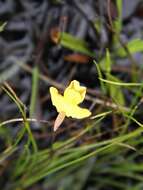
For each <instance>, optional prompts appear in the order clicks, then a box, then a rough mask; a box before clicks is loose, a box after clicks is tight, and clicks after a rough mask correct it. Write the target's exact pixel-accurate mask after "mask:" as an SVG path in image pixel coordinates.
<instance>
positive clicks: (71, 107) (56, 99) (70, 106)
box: [50, 80, 91, 131]
mask: <svg viewBox="0 0 143 190" xmlns="http://www.w3.org/2000/svg"><path fill="white" fill-rule="evenodd" d="M50 94H51V100H52V103H53V105H54V106H55V107H56V109H57V111H58V112H59V116H58V117H57V119H56V121H55V125H56V126H55V127H54V131H55V130H57V128H58V127H59V125H60V124H61V123H62V121H63V120H64V117H65V116H67V117H72V118H76V119H82V118H85V117H88V116H90V115H91V112H90V111H89V110H88V109H85V108H81V107H79V105H78V104H80V103H81V102H83V100H84V98H85V94H86V87H82V86H80V84H79V82H78V81H76V80H73V81H72V82H71V83H70V85H69V86H68V87H67V88H66V89H65V91H64V95H63V96H62V95H61V94H59V92H58V90H57V89H56V88H54V87H50Z"/></svg>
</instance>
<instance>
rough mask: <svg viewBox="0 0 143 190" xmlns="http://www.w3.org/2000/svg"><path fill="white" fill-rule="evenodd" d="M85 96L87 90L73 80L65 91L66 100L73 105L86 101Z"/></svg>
mask: <svg viewBox="0 0 143 190" xmlns="http://www.w3.org/2000/svg"><path fill="white" fill-rule="evenodd" d="M85 94H86V88H85V87H82V86H80V84H79V82H78V81H76V80H73V81H72V82H71V83H70V84H69V86H68V87H67V88H66V89H65V92H64V98H65V99H66V100H67V101H69V102H71V103H73V104H79V103H81V102H82V101H83V100H84V98H85Z"/></svg>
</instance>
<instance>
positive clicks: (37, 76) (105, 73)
mask: <svg viewBox="0 0 143 190" xmlns="http://www.w3.org/2000/svg"><path fill="white" fill-rule="evenodd" d="M116 7H117V10H118V17H117V18H116V19H115V20H113V21H112V20H111V18H110V13H108V14H109V15H108V16H109V25H110V28H111V30H112V35H113V44H112V48H110V47H106V50H105V53H104V56H102V57H101V58H100V59H99V60H98V59H97V60H96V61H95V58H94V57H95V55H96V52H93V51H92V49H90V48H89V45H88V43H87V42H86V41H84V40H81V39H78V38H77V37H74V35H71V34H68V33H66V32H57V31H56V36H55V35H54V40H55V42H56V43H57V44H58V45H60V46H62V47H63V48H66V49H68V50H74V51H75V52H77V53H81V54H82V55H86V56H89V57H90V58H91V61H90V64H92V65H94V67H95V69H96V72H97V75H96V76H95V78H97V81H98V84H99V91H100V94H101V96H103V99H100V98H99V97H95V96H91V97H89V94H87V97H86V100H92V105H91V111H92V116H91V117H90V118H89V119H85V120H81V121H76V120H72V123H73V125H72V124H71V123H70V125H69V123H68V120H69V119H68V118H67V119H66V121H65V124H64V127H63V126H61V129H60V130H59V131H57V132H56V133H54V132H53V130H52V126H53V122H54V121H53V120H52V119H53V118H52V119H51V121H49V120H42V119H38V117H37V113H36V106H37V104H38V102H37V99H38V98H37V97H38V89H39V84H40V82H41V81H42V82H44V83H47V84H48V83H50V84H51V85H53V86H56V87H57V88H58V87H59V88H60V89H62V90H63V89H64V88H65V86H64V85H62V84H57V83H56V82H55V81H53V80H52V79H49V78H48V77H46V75H44V74H42V73H41V72H40V69H39V67H38V65H35V66H34V67H30V66H28V65H26V64H22V63H21V62H20V61H18V60H15V65H13V66H12V67H11V68H8V69H7V70H5V71H3V72H2V73H1V74H0V82H1V86H0V89H1V90H0V93H1V95H4V96H8V97H9V100H10V102H14V104H15V105H16V107H17V113H18V114H16V117H15V118H10V117H9V116H6V117H5V118H8V119H5V120H1V121H0V139H1V153H0V186H1V187H3V188H2V189H3V190H24V189H25V190H32V189H35V190H36V189H37V190H39V189H43V190H45V189H48V190H49V189H58V190H66V189H71V190H84V189H89V190H90V189H97V190H109V189H111V190H142V189H143V162H142V159H143V146H142V145H143V138H142V134H143V121H142V118H143V117H142V115H143V111H142V110H143V109H142V102H143V98H142V97H143V96H142V92H143V82H142V81H143V75H142V73H143V67H142V65H138V64H136V60H135V58H134V54H135V53H138V52H142V51H143V40H142V39H138V38H137V39H133V40H131V41H129V42H127V43H124V42H123V41H122V39H121V37H120V34H121V31H122V29H123V28H122V27H123V25H122V16H121V15H122V0H119V1H117V3H116ZM4 27H5V24H3V25H1V27H0V31H3V28H4ZM94 27H95V28H97V29H98V32H99V33H100V32H101V30H102V26H101V24H100V23H99V22H96V23H94ZM119 58H120V59H128V60H129V61H130V63H131V66H130V67H129V68H127V74H128V76H129V77H121V76H124V75H123V74H125V75H126V69H125V70H124V68H123V70H122V67H121V71H120V72H117V73H116V72H114V70H113V69H114V68H115V67H114V65H115V63H116V60H117V59H119ZM19 68H21V69H22V70H23V71H24V72H27V73H29V74H30V75H31V84H32V87H31V94H30V98H29V99H30V101H29V105H25V104H24V103H23V102H22V101H21V100H20V98H19V96H18V92H17V91H16V89H14V88H13V87H12V85H11V83H10V80H8V79H10V78H11V76H14V74H15V72H16V70H17V69H19ZM124 72H125V73H124ZM46 91H47V94H48V95H49V92H48V89H47V90H46ZM87 92H89V89H88V88H87ZM98 104H99V105H98ZM87 105H88V104H87ZM97 105H98V106H97ZM48 106H49V107H50V104H47V107H48ZM50 109H51V112H52V109H53V110H54V107H52V108H50ZM27 110H29V116H28V114H27V112H28V111H27ZM5 114H7V113H5ZM17 115H18V117H17ZM17 123H18V128H16V130H14V128H15V124H17ZM34 124H35V125H36V126H37V125H38V126H40V127H39V128H38V130H37V131H38V132H37V131H35V130H34V129H33V127H32V126H33V125H34ZM74 125H75V126H76V127H74ZM13 130H14V132H13ZM40 135H41V136H42V135H43V136H42V138H38V137H39V136H40ZM41 141H45V142H46V146H45V144H44V145H43V146H42V145H41V144H42V143H43V142H41Z"/></svg>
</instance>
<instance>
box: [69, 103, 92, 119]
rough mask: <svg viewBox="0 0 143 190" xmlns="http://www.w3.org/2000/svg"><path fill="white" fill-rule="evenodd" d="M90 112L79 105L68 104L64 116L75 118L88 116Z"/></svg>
mask: <svg viewBox="0 0 143 190" xmlns="http://www.w3.org/2000/svg"><path fill="white" fill-rule="evenodd" d="M90 115H91V112H90V111H89V110H88V109H85V108H80V107H79V106H74V105H72V104H71V105H69V106H68V109H67V110H66V116H68V117H72V118H76V119H83V118H86V117H89V116H90Z"/></svg>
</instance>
